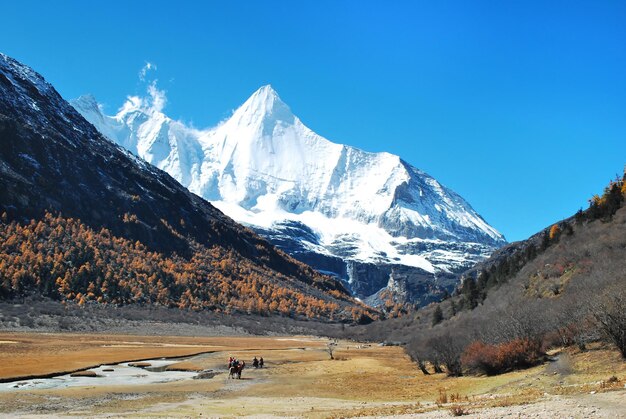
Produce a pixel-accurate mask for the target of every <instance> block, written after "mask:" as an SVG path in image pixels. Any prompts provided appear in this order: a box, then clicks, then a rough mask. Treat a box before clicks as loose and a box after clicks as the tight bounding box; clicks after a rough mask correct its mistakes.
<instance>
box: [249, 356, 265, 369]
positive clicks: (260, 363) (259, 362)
mask: <svg viewBox="0 0 626 419" xmlns="http://www.w3.org/2000/svg"><path fill="white" fill-rule="evenodd" d="M252 366H253V367H254V368H263V357H260V358H259V359H256V356H255V357H254V359H253V360H252Z"/></svg>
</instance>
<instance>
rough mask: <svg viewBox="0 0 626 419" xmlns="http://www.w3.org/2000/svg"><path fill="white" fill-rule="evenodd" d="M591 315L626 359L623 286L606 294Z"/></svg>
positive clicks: (625, 296) (625, 316) (625, 292)
mask: <svg viewBox="0 0 626 419" xmlns="http://www.w3.org/2000/svg"><path fill="white" fill-rule="evenodd" d="M620 285H623V284H620ZM591 313H592V315H593V317H594V319H595V321H596V323H597V325H598V327H599V328H600V330H601V331H602V333H603V334H604V335H605V336H606V337H607V338H608V339H609V340H610V341H611V342H613V343H614V344H615V346H617V349H619V351H620V352H621V354H622V358H626V290H625V289H624V288H623V286H622V287H613V289H609V290H608V291H607V292H605V293H604V295H603V296H602V298H601V299H600V300H599V301H598V304H596V305H595V306H594V307H592V309H591Z"/></svg>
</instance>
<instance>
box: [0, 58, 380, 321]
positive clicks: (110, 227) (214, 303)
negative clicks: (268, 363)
mask: <svg viewBox="0 0 626 419" xmlns="http://www.w3.org/2000/svg"><path fill="white" fill-rule="evenodd" d="M0 185H2V187H1V188H0V214H1V215H2V220H1V221H0V297H1V298H3V299H20V298H22V297H24V296H25V295H28V294H33V293H34V294H43V295H45V296H47V297H50V298H54V299H61V300H64V301H75V302H77V303H79V304H84V303H107V304H109V303H111V304H131V303H132V304H144V305H145V304H159V305H164V306H177V307H181V308H190V309H208V310H218V311H234V310H237V311H240V312H254V313H263V314H280V315H286V316H294V317H298V316H302V317H309V318H319V319H322V320H331V319H339V320H345V321H352V320H353V319H357V320H360V321H365V320H367V319H368V318H369V317H370V316H369V315H368V314H366V313H367V312H370V313H371V315H372V316H375V314H373V312H371V311H369V310H368V309H365V308H364V306H362V305H360V303H358V302H357V301H356V300H354V299H352V298H351V297H350V296H349V294H348V293H347V292H346V290H345V289H344V287H343V286H342V284H341V283H340V282H339V281H337V280H335V279H333V278H331V277H328V276H323V275H321V274H319V273H317V272H316V271H314V270H313V269H311V268H310V267H308V266H306V265H304V264H302V263H300V262H297V261H296V260H294V259H293V258H291V257H289V256H288V255H286V254H285V253H283V252H281V251H279V250H277V249H275V248H274V247H273V246H271V245H270V244H269V243H268V242H267V241H265V240H263V239H261V238H260V237H259V236H257V235H256V234H254V233H253V232H252V231H251V230H249V229H247V228H244V227H242V226H241V225H238V224H237V223H235V222H234V221H233V220H231V219H230V218H228V217H226V216H225V215H224V214H222V213H221V212H220V211H218V210H217V209H216V208H214V207H213V206H212V205H211V204H209V203H208V202H207V201H205V200H203V199H202V198H200V197H198V196H197V195H194V194H192V193H191V192H189V191H188V190H186V189H185V188H184V187H183V186H182V185H180V184H179V183H178V182H176V181H175V180H174V179H173V178H171V177H170V176H169V175H167V174H166V173H165V172H162V171H160V170H158V169H156V168H154V167H152V166H150V165H149V164H147V163H145V162H143V161H141V160H139V159H138V158H136V157H135V156H132V155H131V154H130V153H128V152H126V151H124V150H122V149H121V148H119V147H118V146H116V145H114V144H112V143H111V142H109V141H108V140H107V139H105V138H104V137H103V136H102V135H101V134H100V133H98V131H97V130H96V129H95V128H94V127H93V126H92V125H91V124H89V123H88V122H87V121H85V120H84V119H83V118H82V117H81V116H80V115H79V114H78V113H77V112H76V111H75V110H74V108H72V107H71V106H70V105H69V104H68V103H67V102H66V101H65V100H63V98H61V96H60V95H59V94H58V93H57V92H56V91H55V90H54V88H53V87H52V86H51V85H50V84H49V83H47V82H46V81H45V80H44V79H43V78H42V77H41V76H40V75H39V74H37V73H36V72H34V71H33V70H32V69H30V68H28V67H26V66H24V65H22V64H20V63H18V62H17V61H15V60H13V59H11V58H9V57H7V56H5V55H2V54H0ZM364 313H365V314H364Z"/></svg>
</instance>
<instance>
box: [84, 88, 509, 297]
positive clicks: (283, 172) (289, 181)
mask: <svg viewBox="0 0 626 419" xmlns="http://www.w3.org/2000/svg"><path fill="white" fill-rule="evenodd" d="M152 88H154V86H152ZM72 104H73V106H74V107H75V108H76V109H77V110H78V111H79V112H80V113H81V114H82V115H83V116H85V118H86V119H87V120H89V121H90V122H92V123H93V124H94V125H95V126H96V128H98V130H99V131H100V132H102V133H103V134H104V135H105V136H107V137H108V138H110V139H111V140H113V141H114V142H116V143H117V144H119V145H122V146H123V147H125V148H127V149H128V150H130V151H131V152H132V153H134V154H135V155H137V156H140V157H141V158H143V159H145V160H146V161H147V162H149V163H151V164H153V165H155V166H157V167H159V168H161V169H163V170H165V171H167V172H168V173H169V174H171V175H172V176H173V177H174V178H175V179H177V180H178V181H179V182H181V184H183V185H185V186H186V187H188V188H189V190H191V191H192V192H194V193H196V194H198V195H200V196H202V197H204V198H206V199H207V200H209V201H211V202H212V203H213V204H214V205H215V206H217V207H218V208H220V209H222V210H223V211H224V212H225V213H226V214H228V215H229V216H231V217H233V218H234V219H235V220H237V221H239V222H242V223H244V224H246V225H248V226H250V227H252V228H253V229H255V230H256V231H257V232H259V233H260V234H262V235H263V236H265V237H267V238H268V239H269V240H270V241H271V242H272V243H274V244H276V245H278V246H279V247H280V248H282V249H283V250H285V251H287V252H288V253H290V254H291V255H293V256H294V257H296V258H297V259H299V260H301V261H304V262H306V263H308V264H310V265H312V266H313V267H315V268H317V269H318V270H320V271H323V272H327V273H331V274H333V275H336V276H337V277H339V278H341V279H343V280H345V281H347V282H348V284H349V285H350V287H351V288H352V290H353V292H354V293H355V294H356V295H357V296H359V297H361V298H367V297H369V298H371V300H373V301H375V300H376V297H377V296H379V295H380V292H381V291H384V290H385V289H391V290H393V291H395V294H396V295H397V296H400V297H401V298H404V299H407V300H409V301H416V302H425V301H429V300H431V299H433V298H435V297H436V295H437V294H438V293H441V292H442V289H443V288H445V287H451V286H453V285H454V283H455V276H454V273H456V272H459V271H462V270H464V269H466V268H468V267H469V266H471V265H473V264H474V263H476V262H477V261H480V260H482V259H484V258H485V257H487V256H488V255H489V254H490V253H491V252H492V251H493V250H494V249H496V248H498V247H499V246H501V245H503V244H504V243H505V240H504V237H503V236H502V235H501V234H500V233H498V232H497V231H496V230H495V229H493V228H492V227H491V226H489V225H488V224H487V223H486V222H485V221H484V220H483V219H482V218H481V217H480V215H479V214H477V213H476V212H475V211H474V210H473V209H472V208H471V206H470V205H469V204H468V203H467V202H466V201H465V200H464V199H463V198H461V197H460V196H459V195H458V194H456V193H454V192H453V191H452V190H450V189H448V188H446V187H444V186H443V185H441V184H440V183H439V182H437V181H436V180H435V179H434V178H432V177H431V176H429V175H428V174H426V173H424V172H422V171H420V170H419V169H417V168H415V167H413V166H411V165H409V164H408V163H406V162H405V161H403V160H402V159H401V158H400V157H398V156H395V155H392V154H388V153H368V152H365V151H362V150H359V149H357V148H354V147H350V146H346V145H342V144H336V143H333V142H331V141H329V140H327V139H325V138H323V137H321V136H319V135H317V134H316V133H315V132H313V131H312V130H310V129H309V128H308V127H306V126H305V125H304V124H303V123H302V122H301V121H300V119H299V118H297V117H296V116H295V115H294V114H293V113H292V112H291V110H290V108H289V107H288V106H287V105H286V104H285V103H284V102H283V101H282V100H281V99H280V97H279V96H278V94H277V93H276V92H275V91H274V90H273V89H272V87H271V86H264V87H262V88H260V89H259V90H258V91H256V92H255V93H254V94H253V95H252V96H251V97H250V98H249V99H248V100H247V101H246V102H245V103H244V104H243V105H242V106H241V107H239V108H238V109H237V110H236V111H235V112H234V113H233V114H232V116H231V117H230V118H229V119H227V120H226V121H224V122H223V123H221V124H219V125H218V126H217V127H214V128H210V129H206V130H197V129H192V128H190V127H187V126H185V125H184V124H182V123H180V122H178V121H174V120H172V119H170V118H169V117H167V116H166V115H165V114H164V113H163V112H162V102H161V101H160V100H159V97H156V96H154V95H152V96H151V97H148V98H139V97H130V98H129V99H128V100H127V102H126V103H125V104H124V105H123V106H122V107H121V109H120V110H119V112H118V113H117V114H116V115H114V116H107V115H105V114H103V112H102V110H101V108H100V106H99V105H98V104H97V102H96V101H95V99H94V98H93V97H91V96H83V97H81V98H79V99H77V100H75V101H73V102H72Z"/></svg>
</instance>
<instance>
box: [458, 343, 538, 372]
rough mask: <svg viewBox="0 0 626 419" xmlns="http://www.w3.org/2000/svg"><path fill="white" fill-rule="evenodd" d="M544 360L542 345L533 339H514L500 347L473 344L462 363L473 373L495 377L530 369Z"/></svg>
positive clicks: (463, 356) (466, 351)
mask: <svg viewBox="0 0 626 419" xmlns="http://www.w3.org/2000/svg"><path fill="white" fill-rule="evenodd" d="M542 359H543V352H542V351H541V344H540V343H539V342H537V341H535V340H532V339H514V340H511V341H509V342H505V343H501V344H498V345H489V344H486V343H483V342H480V341H476V342H473V343H472V344H470V345H469V346H468V347H467V348H466V349H465V352H463V355H462V357H461V363H462V365H463V367H464V368H465V369H467V370H468V371H470V372H473V373H479V374H481V373H482V374H486V375H495V374H502V373H503V372H507V371H512V370H515V369H520V368H528V367H531V366H533V365H536V364H538V363H539V362H541V360H542Z"/></svg>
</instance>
